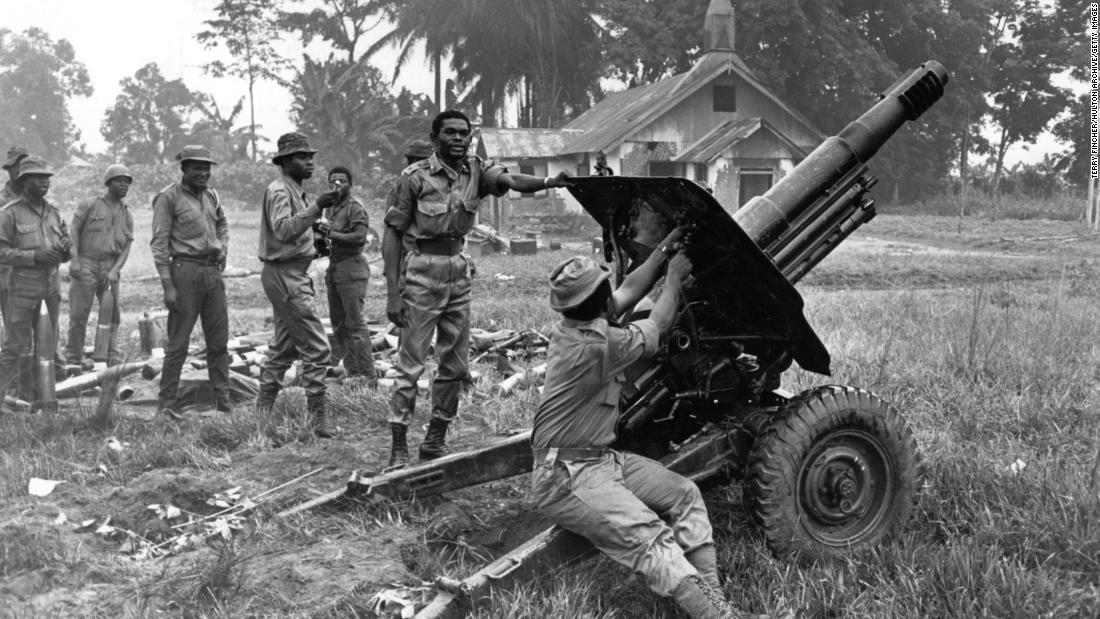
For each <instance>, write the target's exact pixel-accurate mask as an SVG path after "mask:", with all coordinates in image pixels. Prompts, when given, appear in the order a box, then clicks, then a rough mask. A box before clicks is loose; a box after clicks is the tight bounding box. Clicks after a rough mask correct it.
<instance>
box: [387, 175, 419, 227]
mask: <svg viewBox="0 0 1100 619" xmlns="http://www.w3.org/2000/svg"><path fill="white" fill-rule="evenodd" d="M415 185H416V183H414V181H413V176H412V175H411V174H403V175H401V177H400V178H398V179H397V186H396V187H394V189H393V199H392V200H389V208H388V209H386V216H385V217H384V218H383V220H382V221H383V223H385V224H386V225H387V226H389V227H390V228H393V229H394V230H396V231H398V232H400V233H402V234H404V233H405V231H406V230H408V229H409V226H410V225H412V214H413V209H414V208H416V204H415V202H416V199H415V198H414V197H413V196H415V195H416V190H417V187H416V186H415Z"/></svg>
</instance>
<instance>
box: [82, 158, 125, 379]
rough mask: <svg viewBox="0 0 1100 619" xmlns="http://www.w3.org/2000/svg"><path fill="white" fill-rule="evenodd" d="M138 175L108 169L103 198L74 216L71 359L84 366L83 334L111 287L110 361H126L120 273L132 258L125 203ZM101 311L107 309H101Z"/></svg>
mask: <svg viewBox="0 0 1100 619" xmlns="http://www.w3.org/2000/svg"><path fill="white" fill-rule="evenodd" d="M133 181H134V179H133V177H131V176H130V171H129V170H127V169H126V166H123V165H120V164H115V165H112V166H110V167H108V168H107V174H106V175H105V178H104V181H103V182H104V184H105V185H106V186H107V193H106V194H105V195H103V197H100V198H95V199H93V200H90V201H87V202H83V203H82V204H81V205H80V206H78V207H77V209H76V214H75V215H73V225H72V238H73V262H72V264H70V265H69V276H70V278H71V279H72V284H71V285H70V286H69V344H68V347H67V349H66V355H65V357H66V359H65V360H66V362H67V363H69V364H70V365H81V362H82V361H83V359H84V335H85V331H86V328H87V326H88V314H89V313H90V312H91V311H92V304H93V302H94V301H95V299H97V298H98V299H99V302H100V304H102V303H103V293H104V292H106V291H107V290H108V288H110V289H111V292H112V293H113V295H114V298H115V303H114V312H113V314H112V316H111V344H110V353H109V354H108V357H107V364H108V365H115V364H117V363H119V362H120V361H121V355H120V354H119V352H118V346H117V342H116V339H117V335H118V325H119V322H120V320H119V307H118V306H119V302H118V300H119V287H118V278H119V273H121V272H122V265H124V264H126V259H127V258H129V257H130V245H131V244H132V243H133V241H134V218H133V216H132V215H130V209H129V208H128V207H127V206H126V203H125V202H123V199H124V198H125V197H126V194H127V193H129V191H130V184H131V183H133ZM100 311H102V308H101V309H100Z"/></svg>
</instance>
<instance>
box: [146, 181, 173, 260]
mask: <svg viewBox="0 0 1100 619" xmlns="http://www.w3.org/2000/svg"><path fill="white" fill-rule="evenodd" d="M171 233H172V204H171V200H169V199H168V196H167V195H165V194H163V193H162V194H159V195H157V197H156V198H153V233H152V237H151V238H150V239H149V249H150V250H151V251H152V253H153V264H154V265H156V267H157V274H159V275H160V278H161V279H170V278H171V277H172V270H171V265H172V252H171V250H170V249H169V237H170V236H171Z"/></svg>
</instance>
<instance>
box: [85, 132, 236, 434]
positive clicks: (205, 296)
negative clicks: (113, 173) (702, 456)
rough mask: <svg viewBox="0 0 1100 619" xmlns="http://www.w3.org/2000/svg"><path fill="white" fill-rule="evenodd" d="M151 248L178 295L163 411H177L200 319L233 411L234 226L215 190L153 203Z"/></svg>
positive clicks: (180, 192) (167, 192)
mask: <svg viewBox="0 0 1100 619" xmlns="http://www.w3.org/2000/svg"><path fill="white" fill-rule="evenodd" d="M188 148H190V147H188ZM185 152H186V149H185ZM196 152H198V151H196ZM181 154H182V153H181ZM149 246H150V248H151V249H152V252H153V263H154V264H155V265H156V268H157V272H158V273H159V274H160V277H161V280H162V281H163V280H165V279H170V280H171V282H172V285H173V286H174V287H175V289H176V292H177V294H178V302H177V308H176V309H175V310H171V309H170V310H169V312H168V344H167V346H166V347H165V350H164V369H163V370H161V375H160V394H159V406H160V407H161V409H162V410H165V411H175V410H176V406H177V401H176V392H177V390H178V389H179V380H180V371H181V370H182V368H183V363H184V361H185V360H186V359H187V348H188V344H189V341H190V339H191V331H192V330H193V329H194V327H195V322H196V321H198V320H201V321H202V333H203V338H204V339H205V340H206V371H207V374H208V376H209V378H210V385H211V387H213V390H214V397H215V404H216V405H217V407H218V408H219V409H220V410H223V411H228V410H229V355H228V352H227V349H228V343H229V310H228V307H227V304H226V298H225V282H224V281H223V280H222V273H221V271H222V268H223V267H224V263H223V262H222V258H224V256H225V253H226V252H227V251H228V247H229V224H228V222H227V220H226V218H225V211H224V210H223V209H222V207H221V204H220V203H219V200H218V194H217V193H215V192H214V190H212V189H203V190H202V191H201V192H200V193H199V194H195V193H192V192H191V190H189V189H188V188H187V187H185V186H184V185H183V184H182V183H173V184H172V185H169V186H168V187H165V188H164V189H163V190H161V191H160V193H158V194H157V195H156V197H155V198H153V236H152V239H150V241H149ZM81 248H83V245H81ZM169 414H172V413H171V412H169Z"/></svg>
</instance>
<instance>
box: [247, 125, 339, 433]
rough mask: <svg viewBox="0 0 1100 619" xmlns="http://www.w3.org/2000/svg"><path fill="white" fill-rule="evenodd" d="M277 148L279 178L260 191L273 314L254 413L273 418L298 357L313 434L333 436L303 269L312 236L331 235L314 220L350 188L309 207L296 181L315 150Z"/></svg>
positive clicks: (296, 139)
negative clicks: (270, 336) (292, 365)
mask: <svg viewBox="0 0 1100 619" xmlns="http://www.w3.org/2000/svg"><path fill="white" fill-rule="evenodd" d="M278 146H279V152H277V153H276V154H275V156H274V157H273V158H272V159H271V162H272V163H274V164H275V165H277V166H279V168H280V170H281V171H282V175H281V176H280V178H278V179H276V180H275V181H273V182H272V183H271V184H270V185H268V186H267V189H265V190H264V202H263V211H262V212H261V214H260V260H261V261H262V262H263V263H264V267H263V271H262V274H261V280H260V281H261V282H262V283H263V287H264V292H265V293H267V298H268V300H270V301H271V309H272V311H273V313H274V315H275V338H274V340H273V341H272V345H271V346H270V351H269V352H268V357H267V361H266V362H265V363H264V366H263V369H261V371H260V393H259V395H258V396H257V398H256V410H257V411H258V412H259V413H260V414H262V415H266V414H268V413H270V412H271V408H272V406H274V405H275V398H276V397H277V396H278V395H279V391H280V390H281V389H282V381H283V376H284V375H285V374H286V371H287V370H288V369H290V366H291V364H293V363H294V361H295V359H301V361H302V370H301V373H300V376H301V380H302V385H303V387H305V391H306V406H307V408H308V410H309V416H310V423H311V425H312V426H313V432H314V434H316V435H317V436H320V437H322V438H331V437H333V436H335V435H336V429H335V428H334V427H333V426H332V424H331V422H330V420H329V418H328V415H327V413H326V410H325V407H326V395H325V394H326V387H325V383H324V378H325V369H326V368H327V367H328V363H329V352H330V351H329V344H328V338H327V337H325V329H324V327H323V326H322V325H321V319H320V318H318V317H317V314H316V313H315V312H314V310H313V301H314V291H313V279H312V278H311V277H310V275H309V273H308V270H309V264H310V262H311V261H312V260H313V259H314V258H315V257H317V249H316V246H315V244H314V230H315V229H316V230H317V231H318V232H319V233H320V234H321V235H324V234H327V233H328V232H329V230H328V224H325V223H323V222H320V221H319V220H320V219H321V216H322V214H323V212H324V209H325V208H327V207H329V206H332V205H333V204H336V203H337V202H342V201H343V200H345V199H346V198H347V195H348V188H347V187H346V186H344V187H341V188H340V189H339V190H338V191H329V192H326V193H323V194H321V195H320V196H319V197H318V198H317V200H315V201H314V202H313V203H309V202H307V201H306V194H305V191H304V190H303V189H302V181H304V180H306V179H308V178H310V177H311V176H313V155H314V153H316V152H317V151H315V150H313V149H311V148H310V147H309V142H308V141H307V140H306V136H304V135H302V134H301V133H286V134H283V135H282V136H280V137H279V142H278Z"/></svg>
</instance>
